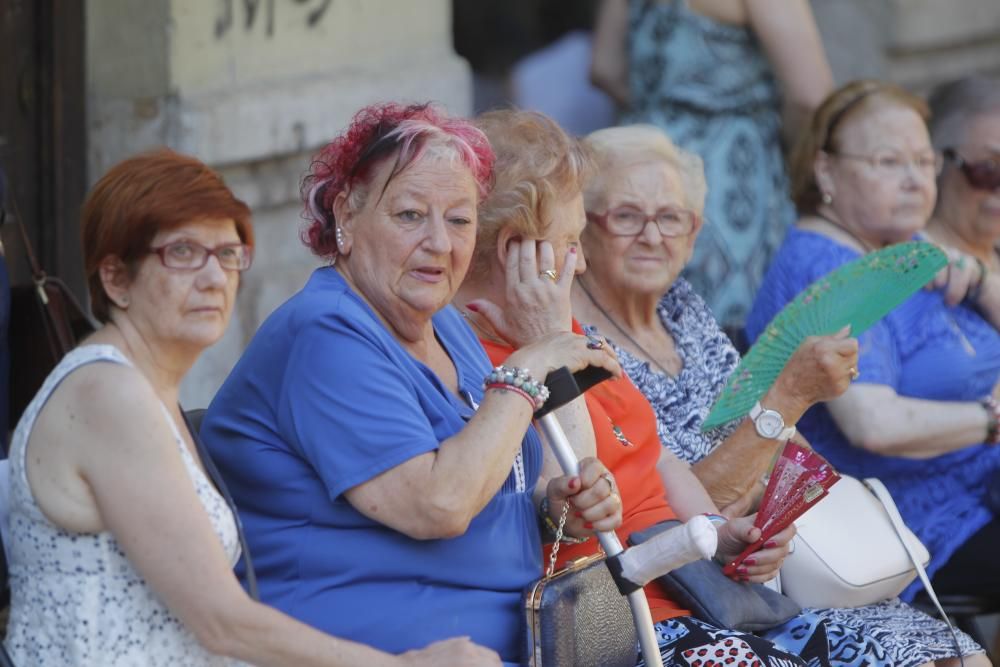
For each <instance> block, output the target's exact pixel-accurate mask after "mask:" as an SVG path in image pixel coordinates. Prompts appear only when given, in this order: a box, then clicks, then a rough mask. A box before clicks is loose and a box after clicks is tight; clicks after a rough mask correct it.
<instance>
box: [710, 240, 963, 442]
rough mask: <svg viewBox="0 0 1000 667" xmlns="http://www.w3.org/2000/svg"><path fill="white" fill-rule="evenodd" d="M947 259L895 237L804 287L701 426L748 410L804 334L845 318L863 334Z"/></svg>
mask: <svg viewBox="0 0 1000 667" xmlns="http://www.w3.org/2000/svg"><path fill="white" fill-rule="evenodd" d="M947 263H948V258H947V256H945V254H944V253H943V252H942V251H941V249H940V248H938V247H937V246H935V245H932V244H930V243H925V242H923V241H910V242H907V243H898V244H896V245H892V246H889V247H887V248H883V249H882V250H877V251H875V252H870V253H868V254H867V255H864V256H863V257H859V258H858V259H856V260H854V261H853V262H850V263H848V264H845V265H843V266H841V267H839V268H837V269H834V270H833V271H831V272H830V273H828V274H827V275H825V276H823V277H822V278H820V279H818V280H817V281H815V282H814V283H812V284H811V285H809V286H808V287H806V288H805V289H804V290H802V292H801V293H800V294H799V295H798V296H797V297H795V300H793V301H792V302H790V303H789V304H788V305H787V306H785V307H784V308H783V309H782V310H781V312H780V313H778V314H777V315H775V316H774V319H773V320H771V323H770V324H768V325H767V327H766V328H765V329H764V331H763V332H762V333H761V334H760V338H758V339H757V342H756V343H755V344H754V345H753V347H752V348H750V351H749V352H747V354H746V356H745V357H743V361H742V362H741V363H740V365H739V366H738V367H737V368H736V370H735V371H733V374H732V375H731V376H729V381H728V382H727V383H726V387H725V389H723V390H722V393H721V394H720V395H719V398H718V400H716V402H715V405H714V406H712V411H711V412H710V413H709V414H708V417H707V418H706V419H705V422H704V423H703V424H702V426H701V428H702V430H703V431H705V430H708V429H710V428H715V427H716V426H719V425H721V424H724V423H726V422H728V421H730V420H733V419H736V418H738V417H742V416H744V415H745V414H747V413H748V412H750V408H752V407H753V405H754V403H756V402H757V401H758V400H760V398H761V397H762V396H763V395H764V394H765V393H766V392H767V390H768V389H769V388H770V387H771V385H772V384H774V381H775V380H776V379H777V377H778V375H779V374H780V373H781V371H782V369H784V367H785V364H786V363H787V362H788V360H789V358H791V356H792V354H794V353H795V350H797V349H798V347H799V345H801V344H802V341H803V340H805V339H806V338H807V337H809V336H826V335H830V334H833V333H836V332H838V331H840V330H841V329H843V328H844V327H845V326H846V325H848V324H850V325H851V335H853V336H857V335H858V334H861V333H862V332H864V331H865V330H866V329H868V327H870V326H872V325H873V324H875V322H877V321H878V320H880V319H882V318H883V317H884V316H885V315H886V314H887V313H888V312H889V311H890V310H892V309H893V308H895V307H896V306H898V305H899V304H901V303H902V302H903V301H905V300H906V299H907V298H909V297H910V296H911V295H912V294H913V293H914V292H916V291H917V290H919V289H920V288H921V287H923V286H924V285H926V284H927V283H928V282H930V281H931V279H932V278H933V277H934V274H935V273H937V272H938V271H939V270H940V269H942V268H944V266H946V265H947Z"/></svg>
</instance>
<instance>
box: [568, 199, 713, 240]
mask: <svg viewBox="0 0 1000 667" xmlns="http://www.w3.org/2000/svg"><path fill="white" fill-rule="evenodd" d="M587 219H588V220H591V221H593V222H596V223H597V224H599V225H600V226H601V227H603V228H604V230H605V231H607V232H608V233H609V234H614V235H615V236H638V235H639V234H641V233H642V231H643V230H644V229H646V225H648V224H649V223H651V222H655V223H656V228H657V229H659V230H660V234H662V235H663V236H669V237H674V236H687V235H688V234H690V233H691V231H692V230H693V229H694V226H695V223H696V222H697V221H698V214H697V213H695V212H694V211H688V210H687V209H683V208H673V207H671V206H668V207H666V208H661V209H660V210H659V211H657V212H656V213H654V214H653V215H646V214H645V213H643V212H642V211H640V210H639V209H637V208H635V207H634V206H619V207H617V208H613V209H610V210H609V211H607V212H606V213H604V214H603V215H598V214H597V213H589V212H588V213H587Z"/></svg>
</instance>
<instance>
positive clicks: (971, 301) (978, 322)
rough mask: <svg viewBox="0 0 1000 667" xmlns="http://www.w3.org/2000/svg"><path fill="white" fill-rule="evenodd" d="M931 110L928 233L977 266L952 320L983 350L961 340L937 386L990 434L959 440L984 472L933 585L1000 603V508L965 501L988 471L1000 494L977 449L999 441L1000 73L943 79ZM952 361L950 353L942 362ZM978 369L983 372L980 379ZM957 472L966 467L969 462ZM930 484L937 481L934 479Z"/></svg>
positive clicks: (989, 461) (995, 486)
mask: <svg viewBox="0 0 1000 667" xmlns="http://www.w3.org/2000/svg"><path fill="white" fill-rule="evenodd" d="M930 106H931V112H932V113H931V121H930V134H931V143H932V144H933V146H934V148H935V149H936V150H937V151H938V152H939V153H941V154H942V155H943V156H944V166H943V169H942V170H941V173H940V174H939V176H938V179H937V186H938V196H937V204H936V206H935V207H934V213H933V215H932V216H931V219H930V222H929V223H928V224H927V229H926V235H927V237H928V238H929V239H931V240H933V241H935V242H937V243H940V244H942V245H944V246H947V247H950V248H952V249H954V250H953V254H954V256H955V257H956V262H964V263H966V264H967V265H968V267H974V271H973V274H972V287H971V289H967V290H965V291H964V293H963V292H962V289H963V287H964V286H962V285H958V286H956V287H957V289H956V290H955V291H954V294H953V295H952V296H951V299H952V300H957V299H962V303H961V305H958V306H956V307H955V308H954V309H953V310H952V314H953V318H954V319H955V321H956V322H957V323H959V324H960V329H959V330H960V331H962V332H963V333H962V335H963V336H965V337H966V338H967V339H968V342H969V344H970V345H971V346H972V348H974V349H975V351H976V353H975V355H974V356H973V355H969V353H968V349H966V348H965V345H964V344H963V343H962V341H961V340H960V339H959V341H958V342H959V344H960V345H959V347H960V349H958V350H956V351H955V352H956V353H957V356H958V358H959V359H960V360H961V362H962V365H961V367H960V368H959V369H957V370H955V371H954V372H955V375H954V378H955V379H954V380H953V382H954V383H955V384H954V385H953V386H952V387H951V390H950V391H948V390H947V389H945V386H941V387H939V388H938V389H936V390H935V394H937V396H935V397H936V398H937V397H938V396H939V397H940V398H941V399H945V400H954V401H962V400H968V399H977V398H978V399H979V400H980V401H981V402H982V404H983V405H985V406H986V407H987V408H988V409H987V410H986V411H985V412H986V413H987V414H986V415H985V419H986V420H987V424H988V425H987V427H986V431H985V434H986V435H985V438H984V436H983V433H984V432H983V431H982V429H981V428H980V429H979V430H978V432H977V430H976V429H972V432H971V433H970V434H968V435H966V436H964V437H963V438H959V439H957V440H955V441H953V443H952V446H953V447H955V446H957V447H958V450H959V452H961V451H962V445H963V443H964V444H965V445H967V446H968V445H972V446H973V448H972V449H970V450H966V453H965V456H976V460H977V462H976V463H971V462H970V463H969V464H967V465H970V466H976V467H980V466H981V468H980V470H979V471H977V473H975V475H974V476H973V477H972V478H971V479H968V480H965V481H964V482H963V484H967V485H968V487H966V488H967V489H968V490H967V491H965V492H963V493H961V494H959V495H960V496H964V497H965V510H964V512H965V513H962V514H956V515H954V516H963V517H966V516H968V517H969V518H968V519H967V520H968V521H969V523H970V525H969V526H964V525H963V526H962V528H961V534H960V535H959V536H958V537H957V538H956V542H959V543H960V546H958V548H957V549H956V550H955V551H954V553H952V554H951V556H950V557H948V558H947V561H946V562H945V564H944V565H943V566H942V567H941V569H940V570H938V571H937V573H936V574H935V575H934V584H935V586H936V588H937V590H938V592H939V593H965V594H976V595H988V596H991V597H993V598H994V599H1000V570H998V568H996V567H995V566H994V565H993V560H992V554H993V553H994V552H995V550H996V547H997V545H1000V520H998V519H997V516H996V513H997V512H998V511H1000V506H998V504H997V503H994V504H993V505H992V506H991V507H990V510H991V513H990V512H988V511H987V510H986V508H985V507H983V506H982V505H981V504H979V503H975V502H974V501H973V500H972V499H970V498H969V497H968V495H969V491H971V493H972V494H976V495H978V494H981V493H982V492H983V491H984V488H983V485H984V478H983V477H982V475H983V474H984V473H989V471H991V470H992V471H993V476H992V477H989V476H988V474H987V475H986V477H985V484H986V485H987V487H988V488H986V489H985V491H986V492H987V493H989V492H990V488H989V487H992V492H993V493H996V494H1000V473H997V472H996V470H997V468H998V466H1000V464H998V459H997V456H996V454H995V452H991V455H992V456H990V455H987V456H986V457H981V456H979V455H975V454H974V452H975V451H976V448H975V447H974V445H976V444H978V443H979V442H982V441H983V440H984V439H985V440H986V441H987V442H989V443H994V442H996V441H997V440H998V439H1000V436H998V435H997V434H996V427H995V423H996V422H995V415H996V402H995V398H996V395H997V391H996V389H995V387H994V388H991V387H990V382H991V381H992V382H994V383H995V382H996V381H997V373H998V371H1000V360H998V359H997V356H996V355H997V354H998V351H997V348H996V330H995V328H994V327H991V326H988V325H987V321H988V322H992V323H993V324H994V325H995V324H996V320H992V319H990V313H991V312H995V309H993V308H991V307H990V306H989V303H988V300H989V298H990V297H991V295H995V294H996V293H997V290H996V287H997V281H998V279H1000V255H998V254H997V249H996V246H997V243H998V241H1000V78H989V77H985V76H973V77H969V78H966V79H961V80H958V81H955V82H952V83H949V84H946V85H942V86H941V87H939V88H938V89H937V90H935V91H934V92H933V94H932V95H931V97H930ZM958 253H963V254H958ZM984 319H985V320H986V321H984ZM948 331H949V332H951V333H954V332H955V329H953V328H950V327H949V329H948ZM933 340H934V344H935V346H936V347H938V350H939V351H940V350H941V347H942V343H944V342H945V341H942V340H941V339H938V338H937V337H935V338H934V339H933ZM991 350H992V353H991ZM947 363H948V361H947V357H944V356H942V357H941V358H940V359H939V361H938V362H937V364H942V365H943V364H947ZM962 373H964V377H965V378H966V379H968V380H971V384H973V385H974V386H973V387H970V388H969V390H968V391H961V392H957V393H952V392H954V390H955V389H957V388H958V385H959V383H960V380H961V378H962V377H963V375H961V374H962ZM978 373H983V374H984V375H985V377H983V378H982V379H981V380H978V379H976V376H977V374H978ZM934 378H935V379H934V380H933V381H934V382H935V383H940V382H941V380H942V379H944V380H945V381H947V376H945V377H944V378H942V377H941V375H940V373H939V372H938V368H937V365H935V367H934ZM930 381H931V378H930V377H927V378H924V379H923V382H930ZM939 392H940V393H939ZM956 407H958V406H956ZM959 409H961V408H959ZM970 412H971V413H972V415H974V417H972V416H970V417H969V418H970V419H974V418H978V419H979V420H980V421H982V420H983V419H984V415H983V414H978V413H977V411H976V409H975V408H974V407H972V408H971V410H970ZM955 418H958V415H955ZM973 423H974V422H973ZM944 446H947V445H944ZM904 455H905V454H904ZM956 456H962V454H957V455H956ZM984 459H985V461H984ZM931 460H932V461H934V460H935V459H933V458H932V459H931ZM959 468H960V469H964V466H959ZM956 473H957V471H956ZM956 473H952V474H956ZM929 483H934V484H936V481H935V482H929ZM942 509H943V508H942ZM970 513H971V516H970ZM932 521H935V522H937V523H939V524H940V529H939V530H943V531H950V530H951V529H952V528H951V525H952V521H954V519H953V518H952V519H950V520H949V518H948V516H947V515H945V514H941V515H939V516H938V518H936V519H933V520H932ZM984 521H985V524H984ZM977 527H978V530H977Z"/></svg>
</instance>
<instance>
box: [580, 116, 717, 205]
mask: <svg viewBox="0 0 1000 667" xmlns="http://www.w3.org/2000/svg"><path fill="white" fill-rule="evenodd" d="M584 143H586V144H587V146H588V147H589V148H590V149H591V150H593V152H594V156H595V158H596V160H597V164H598V175H597V178H594V179H591V181H590V183H588V184H587V188H586V190H585V192H584V204H585V205H586V207H587V210H588V211H590V210H593V207H595V206H597V205H598V204H599V202H597V201H596V199H597V197H599V196H602V195H603V189H604V185H603V181H604V178H603V173H604V172H605V170H606V169H608V168H610V167H612V165H616V164H622V163H626V164H628V163H635V162H637V161H641V160H657V161H661V162H665V163H667V164H668V165H670V166H671V167H673V168H674V169H676V170H677V173H678V174H679V175H680V178H681V186H682V187H683V189H684V198H685V199H686V200H687V205H688V206H689V207H690V208H691V209H693V210H694V211H695V212H696V213H697V214H698V215H701V214H702V213H703V212H704V210H705V195H706V193H707V192H708V184H707V183H706V182H705V166H704V163H703V162H702V159H701V158H700V157H699V156H697V155H695V154H694V153H689V152H688V151H686V150H684V149H683V148H680V147H679V146H677V145H676V144H675V143H674V142H673V141H671V140H670V137H668V136H667V135H666V133H665V132H664V131H663V130H661V129H660V128H658V127H656V126H655V125H646V124H638V125H623V126H621V127H609V128H605V129H603V130H597V131H595V132H591V133H590V134H588V135H587V137H586V138H585V139H584Z"/></svg>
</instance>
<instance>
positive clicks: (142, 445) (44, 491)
mask: <svg viewBox="0 0 1000 667" xmlns="http://www.w3.org/2000/svg"><path fill="white" fill-rule="evenodd" d="M169 435H170V433H169V425H168V424H167V422H166V419H165V418H164V416H163V410H162V408H160V404H159V401H158V399H157V397H156V394H155V392H154V391H153V388H152V387H151V386H150V385H149V383H148V382H147V381H146V379H145V378H144V377H143V376H142V375H141V374H140V373H139V371H137V370H136V369H134V368H131V367H129V366H124V365H122V364H117V363H109V362H94V363H90V364H87V365H85V366H81V367H80V368H78V369H76V370H74V371H73V372H72V373H70V374H69V375H68V376H66V378H65V379H64V380H63V381H62V382H61V383H60V385H59V386H58V387H57V388H56V389H55V390H54V391H53V392H52V395H51V396H50V397H49V399H48V401H46V403H45V406H44V407H43V408H42V410H41V412H40V413H39V415H38V418H37V419H36V421H35V424H34V426H33V428H32V430H31V435H30V440H29V442H28V448H27V450H26V452H25V454H26V455H25V468H26V469H25V473H26V475H27V478H28V482H29V484H30V487H31V491H32V495H33V496H34V498H35V502H36V503H37V504H38V506H39V508H40V509H41V510H42V512H43V513H44V514H45V515H46V516H47V517H48V518H49V519H50V520H51V521H52V522H53V523H55V524H56V525H58V526H60V527H62V528H64V529H66V530H70V531H74V532H82V533H93V532H99V531H101V530H103V529H104V521H103V519H102V517H101V514H100V512H99V510H98V503H97V498H96V495H97V491H98V489H96V488H95V486H94V482H95V479H97V478H100V477H101V476H102V475H106V474H107V473H108V471H113V472H115V473H118V474H124V475H129V474H134V473H135V471H136V470H137V469H140V468H141V467H142V466H143V464H144V463H148V462H149V461H150V459H155V458H160V459H161V460H163V458H164V457H166V456H168V455H169V454H168V452H169V450H168V449H167V445H168V444H169V443H170V442H171V440H170V439H169ZM109 462H113V465H109ZM102 471H103V472H102Z"/></svg>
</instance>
